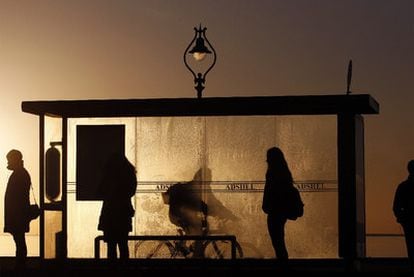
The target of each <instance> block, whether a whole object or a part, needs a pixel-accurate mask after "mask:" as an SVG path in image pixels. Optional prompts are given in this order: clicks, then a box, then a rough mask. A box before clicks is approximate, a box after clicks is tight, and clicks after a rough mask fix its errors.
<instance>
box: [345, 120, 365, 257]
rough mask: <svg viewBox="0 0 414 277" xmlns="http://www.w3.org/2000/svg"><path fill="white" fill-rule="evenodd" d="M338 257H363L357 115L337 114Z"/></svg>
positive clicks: (361, 147)
mask: <svg viewBox="0 0 414 277" xmlns="http://www.w3.org/2000/svg"><path fill="white" fill-rule="evenodd" d="M338 213H339V214H338V219H339V222H338V225H339V226H338V232H339V256H340V257H343V258H344V259H346V260H347V261H353V260H354V259H355V258H359V257H364V256H365V176H364V124H363V117H362V116H361V115H356V114H351V113H342V114H338Z"/></svg>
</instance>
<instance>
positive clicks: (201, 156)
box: [68, 116, 338, 258]
mask: <svg viewBox="0 0 414 277" xmlns="http://www.w3.org/2000/svg"><path fill="white" fill-rule="evenodd" d="M77 124H83V125H84V124H125V126H126V137H125V140H126V147H125V148H126V155H127V157H128V158H129V160H130V161H131V162H133V163H134V164H135V165H136V168H137V176H138V189H137V194H136V196H135V198H134V199H133V201H134V204H135V210H136V214H135V218H134V227H133V232H131V235H171V234H174V235H175V234H177V226H176V225H175V224H173V223H172V222H171V221H170V217H169V205H168V204H166V202H165V199H166V198H164V197H163V192H165V191H166V190H167V188H168V187H170V186H171V185H172V184H174V183H177V182H181V183H189V182H191V183H189V184H187V185H191V186H194V189H195V190H196V192H197V193H198V194H199V196H200V197H201V199H202V200H203V201H204V202H205V203H206V204H207V205H208V214H209V217H208V225H209V229H210V232H211V233H210V234H229V235H235V236H236V237H237V240H238V241H239V243H240V244H241V246H242V248H243V252H244V257H246V258H247V257H253V258H273V257H274V252H273V249H272V247H271V243H270V239H269V236H268V233H267V225H266V216H265V214H264V213H263V211H262V210H261V204H262V197H263V186H264V176H265V171H266V166H267V165H266V162H265V159H266V158H265V155H266V150H267V149H268V148H270V147H272V146H278V147H280V148H281V149H282V151H283V152H284V153H285V156H286V159H287V161H288V164H289V166H290V168H291V171H292V174H293V176H294V179H295V185H296V186H297V187H298V188H299V189H300V190H301V195H302V198H303V200H304V202H305V215H304V216H303V217H302V218H300V219H298V220H297V221H289V222H288V223H287V226H286V241H287V247H288V251H289V254H290V256H291V257H292V258H307V257H309V258H315V257H337V253H338V249H337V240H338V238H337V237H338V230H337V221H338V220H337V153H336V141H337V140H336V117H328V116H283V117H276V116H251V117H249V116H237V117H236V116H235V117H227V116H226V117H145V118H126V119H117V118H111V119H76V120H72V119H71V120H69V124H68V126H69V130H68V143H69V145H68V181H69V184H68V188H69V189H68V221H69V224H68V254H69V257H92V256H93V240H94V238H95V237H96V236H98V235H101V234H102V233H101V232H99V231H98V230H97V222H98V217H99V211H100V207H101V202H100V201H76V199H75V197H74V193H75V191H76V186H75V166H76V165H75V161H76V153H75V149H76V140H75V138H76V134H75V130H76V125H77ZM200 220H201V219H200ZM135 245H136V243H135V242H130V247H131V249H134V247H135ZM101 247H103V248H101V250H104V249H105V247H104V246H103V245H102V246H101ZM101 255H102V256H103V255H104V253H101ZM134 255H135V253H131V257H134ZM140 255H141V256H140V257H145V255H146V254H145V253H142V252H140Z"/></svg>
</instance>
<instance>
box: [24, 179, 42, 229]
mask: <svg viewBox="0 0 414 277" xmlns="http://www.w3.org/2000/svg"><path fill="white" fill-rule="evenodd" d="M30 188H31V189H32V194H33V199H34V204H30V206H29V211H28V214H27V217H28V220H29V221H32V220H34V219H36V218H38V217H39V215H40V207H39V205H38V204H37V202H36V197H35V195H34V191H33V187H32V184H30Z"/></svg>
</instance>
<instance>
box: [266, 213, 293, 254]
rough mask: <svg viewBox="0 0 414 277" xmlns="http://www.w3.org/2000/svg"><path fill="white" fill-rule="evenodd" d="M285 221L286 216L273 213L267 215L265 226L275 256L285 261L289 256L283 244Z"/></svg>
mask: <svg viewBox="0 0 414 277" xmlns="http://www.w3.org/2000/svg"><path fill="white" fill-rule="evenodd" d="M285 223H286V218H284V217H281V216H278V215H274V214H269V215H268V216H267V227H268V230H269V235H270V238H271V240H272V245H273V249H274V250H275V254H276V257H277V258H278V259H279V260H281V261H286V260H287V259H288V258H289V255H288V252H287V249H286V244H285Z"/></svg>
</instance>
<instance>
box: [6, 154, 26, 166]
mask: <svg viewBox="0 0 414 277" xmlns="http://www.w3.org/2000/svg"><path fill="white" fill-rule="evenodd" d="M6 158H7V169H10V170H15V169H16V168H19V167H22V166H23V155H22V153H21V152H20V151H19V150H16V149H12V150H10V151H9V153H7V155H6Z"/></svg>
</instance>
